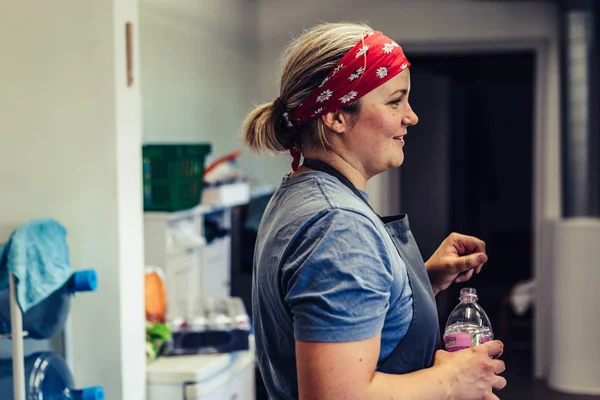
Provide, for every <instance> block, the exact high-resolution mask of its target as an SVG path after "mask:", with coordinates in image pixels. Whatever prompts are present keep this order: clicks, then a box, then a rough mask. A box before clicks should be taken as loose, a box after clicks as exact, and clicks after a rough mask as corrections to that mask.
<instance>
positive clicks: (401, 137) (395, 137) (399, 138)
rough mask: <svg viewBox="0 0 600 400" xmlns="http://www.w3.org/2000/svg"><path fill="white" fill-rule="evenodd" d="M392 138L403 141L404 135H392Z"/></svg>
mask: <svg viewBox="0 0 600 400" xmlns="http://www.w3.org/2000/svg"><path fill="white" fill-rule="evenodd" d="M394 140H400V141H402V142H404V136H394Z"/></svg>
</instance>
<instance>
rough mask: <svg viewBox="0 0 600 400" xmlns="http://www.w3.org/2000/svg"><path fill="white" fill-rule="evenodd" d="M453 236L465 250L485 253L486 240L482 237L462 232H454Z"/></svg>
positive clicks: (456, 242)
mask: <svg viewBox="0 0 600 400" xmlns="http://www.w3.org/2000/svg"><path fill="white" fill-rule="evenodd" d="M451 237H452V239H453V241H454V243H455V244H456V245H458V246H459V247H462V250H463V252H467V251H468V252H469V253H485V242H484V241H483V240H481V239H478V238H476V237H474V236H467V235H462V234H460V233H453V234H452V235H451Z"/></svg>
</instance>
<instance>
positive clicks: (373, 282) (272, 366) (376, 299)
mask: <svg viewBox="0 0 600 400" xmlns="http://www.w3.org/2000/svg"><path fill="white" fill-rule="evenodd" d="M409 65H410V64H409V62H408V60H407V59H406V57H405V56H404V53H403V52H402V49H401V48H400V47H399V46H398V45H397V44H396V43H395V42H394V41H393V40H391V39H389V38H387V37H385V36H384V35H383V34H382V33H380V32H373V30H372V29H371V28H369V27H368V26H365V25H358V24H348V23H344V24H324V25H320V26H317V27H315V28H313V29H311V30H309V31H307V32H305V33H304V34H303V35H302V36H300V37H299V38H298V39H297V40H295V41H294V42H293V43H292V44H291V45H290V46H289V47H288V49H287V51H286V54H285V58H284V67H283V72H282V77H281V88H280V96H279V98H277V99H276V100H275V101H274V102H273V103H269V104H265V105H262V106H260V107H258V108H257V109H255V110H254V111H252V112H251V113H250V114H249V115H248V117H247V119H246V121H245V123H244V126H243V128H242V129H243V134H244V140H245V143H246V144H247V145H248V146H249V147H250V148H252V149H253V150H255V151H263V150H266V151H276V152H277V151H286V150H289V151H290V152H291V154H292V156H293V164H292V168H293V172H292V173H291V174H289V175H288V176H286V177H284V178H283V182H282V184H281V186H280V187H279V188H278V190H277V191H276V192H275V194H274V195H273V197H272V199H271V201H270V203H269V205H268V207H267V209H266V210H265V213H264V215H263V219H262V222H261V226H260V229H259V232H258V239H257V244H256V252H255V263H254V264H255V265H254V283H253V300H252V301H253V316H254V325H255V330H256V349H257V357H258V362H259V365H260V369H261V373H262V375H263V379H264V382H265V385H266V387H267V390H268V393H269V396H270V397H271V398H272V399H277V400H279V399H297V398H300V399H362V400H368V399H403V400H410V399H457V400H458V399H460V400H469V399H497V397H496V396H495V395H494V394H493V392H492V390H493V389H501V388H503V387H504V386H505V384H506V381H505V380H504V378H502V377H500V376H498V375H497V374H499V373H501V372H502V371H503V370H504V364H503V362H502V361H499V360H495V359H493V358H494V357H497V356H499V355H500V354H501V353H502V344H501V343H500V342H498V341H492V342H488V343H486V344H484V345H481V346H477V347H476V348H473V349H468V350H462V351H458V352H455V353H447V352H445V351H442V350H439V349H440V348H441V346H440V341H439V337H440V335H439V326H438V322H437V321H438V316H437V310H436V305H435V298H434V295H435V294H437V293H438V292H439V291H441V290H444V289H446V288H447V287H448V286H449V285H450V284H451V283H452V282H454V281H466V280H468V279H469V278H470V277H471V276H472V274H473V272H474V271H475V272H479V270H480V269H481V267H482V266H483V264H484V263H485V262H486V261H487V256H486V254H485V245H484V243H483V242H481V241H480V240H478V239H476V238H473V237H467V236H462V235H458V234H453V235H450V236H449V237H448V238H447V239H446V240H445V241H444V242H443V243H442V245H441V246H440V248H439V249H438V250H437V251H436V253H435V254H434V255H433V256H432V257H431V259H429V260H428V261H427V263H423V260H422V258H421V255H420V253H419V251H418V248H417V246H416V243H415V242H414V239H413V236H412V234H411V233H410V229H409V225H408V218H407V217H406V216H400V217H397V218H383V219H382V218H380V217H379V216H378V215H377V214H376V213H375V212H374V211H373V210H372V208H371V207H370V206H369V204H368V194H367V193H366V192H365V188H366V182H367V181H368V180H369V179H370V178H372V177H373V176H375V175H377V174H379V173H382V172H384V171H386V170H388V169H390V168H395V167H398V166H400V165H401V164H402V161H403V160H404V153H403V148H404V143H405V142H404V139H405V137H406V134H407V128H408V127H409V126H413V125H415V124H416V123H417V121H418V118H417V115H416V114H415V113H414V112H413V110H412V109H411V107H410V105H409V103H408V96H409V92H410V72H409V69H408V67H409ZM301 156H304V161H303V163H302V165H300V164H299V162H300V158H301Z"/></svg>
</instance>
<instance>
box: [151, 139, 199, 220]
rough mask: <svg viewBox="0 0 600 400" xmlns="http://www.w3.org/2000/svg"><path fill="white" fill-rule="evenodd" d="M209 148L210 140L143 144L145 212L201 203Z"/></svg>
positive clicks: (173, 209)
mask: <svg viewBox="0 0 600 400" xmlns="http://www.w3.org/2000/svg"><path fill="white" fill-rule="evenodd" d="M210 151H211V145H210V144H208V143H201V144H148V145H144V146H143V147H142V158H143V164H142V174H143V190H144V193H143V195H144V211H179V210H185V209H189V208H192V207H195V206H197V205H198V204H200V202H201V201H202V189H203V187H204V163H205V160H206V156H207V155H208V154H209V153H210Z"/></svg>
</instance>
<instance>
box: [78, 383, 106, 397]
mask: <svg viewBox="0 0 600 400" xmlns="http://www.w3.org/2000/svg"><path fill="white" fill-rule="evenodd" d="M80 393H81V400H104V389H102V386H92V387H89V388H85V389H81V392H80Z"/></svg>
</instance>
